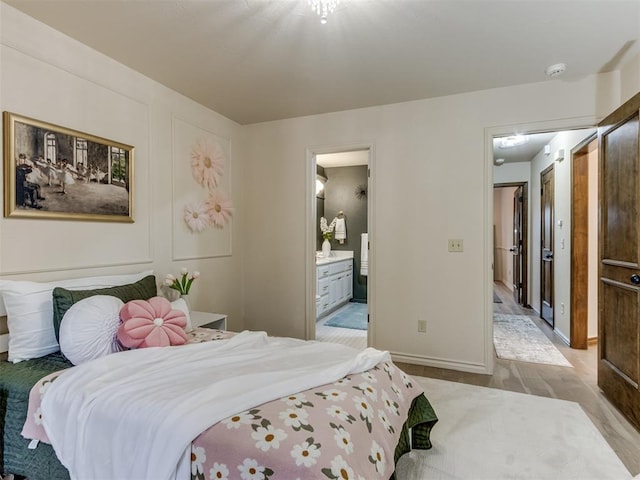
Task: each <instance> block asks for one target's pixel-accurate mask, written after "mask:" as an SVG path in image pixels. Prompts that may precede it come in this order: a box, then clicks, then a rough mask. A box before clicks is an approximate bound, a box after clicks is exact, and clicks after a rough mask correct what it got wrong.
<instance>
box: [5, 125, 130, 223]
mask: <svg viewBox="0 0 640 480" xmlns="http://www.w3.org/2000/svg"><path fill="white" fill-rule="evenodd" d="M3 120H4V216H5V217H12V218H13V217H23V218H47V219H60V220H87V221H103V222H129V223H131V222H133V147H132V146H130V145H125V144H123V143H119V142H116V141H113V140H107V139H104V138H101V137H97V136H95V135H90V134H88V133H83V132H79V131H76V130H72V129H69V128H65V127H60V126H57V125H52V124H50V123H46V122H43V121H40V120H35V119H33V118H28V117H23V116H21V115H17V114H15V113H11V112H4V113H3Z"/></svg>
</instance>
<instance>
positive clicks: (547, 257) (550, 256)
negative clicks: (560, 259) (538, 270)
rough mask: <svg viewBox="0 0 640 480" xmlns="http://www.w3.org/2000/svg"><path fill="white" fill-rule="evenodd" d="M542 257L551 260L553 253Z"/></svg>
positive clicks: (639, 278)
mask: <svg viewBox="0 0 640 480" xmlns="http://www.w3.org/2000/svg"><path fill="white" fill-rule="evenodd" d="M544 258H545V259H547V260H551V259H552V258H553V253H547V254H546V255H545V256H544ZM638 280H639V281H640V277H638Z"/></svg>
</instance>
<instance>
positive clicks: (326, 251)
mask: <svg viewBox="0 0 640 480" xmlns="http://www.w3.org/2000/svg"><path fill="white" fill-rule="evenodd" d="M329 255H331V242H330V241H329V239H327V238H325V239H324V242H322V256H323V257H325V258H328V257H329Z"/></svg>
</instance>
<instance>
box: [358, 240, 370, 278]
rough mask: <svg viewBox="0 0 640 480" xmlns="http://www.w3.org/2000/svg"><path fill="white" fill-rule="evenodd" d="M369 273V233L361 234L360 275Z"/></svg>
mask: <svg viewBox="0 0 640 480" xmlns="http://www.w3.org/2000/svg"><path fill="white" fill-rule="evenodd" d="M368 274H369V234H368V233H363V234H362V235H360V275H363V276H365V277H366V276H367V275H368Z"/></svg>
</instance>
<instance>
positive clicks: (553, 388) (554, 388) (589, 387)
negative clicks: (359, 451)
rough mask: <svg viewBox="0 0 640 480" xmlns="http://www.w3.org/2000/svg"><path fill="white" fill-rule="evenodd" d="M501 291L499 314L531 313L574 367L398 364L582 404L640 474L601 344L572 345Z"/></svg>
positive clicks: (415, 371)
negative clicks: (606, 376)
mask: <svg viewBox="0 0 640 480" xmlns="http://www.w3.org/2000/svg"><path fill="white" fill-rule="evenodd" d="M496 293H497V294H498V296H499V297H500V299H501V300H502V301H503V303H494V304H493V305H494V312H495V313H509V314H514V315H528V316H530V317H531V319H532V320H533V321H534V322H535V323H536V325H538V327H540V329H541V330H542V331H543V332H544V333H545V335H547V337H549V339H551V341H552V342H553V343H554V345H555V346H556V347H558V349H559V350H560V351H561V352H562V354H563V355H564V356H565V357H566V358H567V360H569V361H570V362H571V364H572V365H573V366H574V368H567V367H556V366H549V365H542V364H535V363H527V362H518V361H513V360H502V359H499V358H496V360H495V364H494V371H493V375H479V374H474V373H465V372H458V371H454V370H445V369H442V368H433V367H425V366H420V365H411V364H406V363H399V362H396V364H397V365H398V366H399V367H400V368H402V369H403V370H404V371H405V372H407V373H408V374H410V375H418V376H422V377H432V378H439V379H442V380H448V381H452V382H461V383H467V384H471V385H480V386H484V387H490V388H497V389H500V390H509V391H512V392H520V393H528V394H531V395H538V396H542V397H550V398H558V399H561V400H569V401H572V402H577V403H579V404H580V405H581V406H582V408H583V410H584V411H585V412H586V414H587V415H588V416H589V418H590V419H591V421H592V422H593V423H594V424H595V426H596V427H597V429H598V430H599V431H600V433H601V434H602V436H603V437H604V438H605V439H606V441H607V442H608V443H609V445H611V447H612V448H613V450H614V451H615V452H616V454H617V455H618V457H620V460H622V462H623V463H624V464H625V466H626V467H627V468H628V469H629V472H630V473H631V474H632V475H634V476H635V475H638V474H639V473H640V432H638V430H636V429H635V428H634V427H633V426H632V425H631V424H630V423H629V422H628V421H627V420H626V419H625V418H624V417H623V416H622V415H621V414H620V413H619V412H618V410H616V408H615V407H613V406H612V405H611V403H609V401H608V400H607V399H606V398H605V397H604V395H603V394H602V393H601V391H600V389H599V388H598V384H597V354H598V348H597V346H596V345H593V346H590V347H589V349H588V350H574V349H571V348H569V347H568V346H567V345H566V344H565V343H564V342H563V341H562V340H561V339H560V338H559V337H558V336H557V335H555V334H554V333H553V331H552V329H551V328H550V327H549V326H548V325H547V324H546V323H545V322H544V321H543V320H541V319H540V318H539V317H538V315H537V314H536V312H534V311H533V310H530V309H525V308H522V307H520V306H519V305H517V304H516V303H515V302H514V301H513V297H512V295H511V290H509V289H508V288H507V287H505V286H504V285H503V284H497V285H496Z"/></svg>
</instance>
